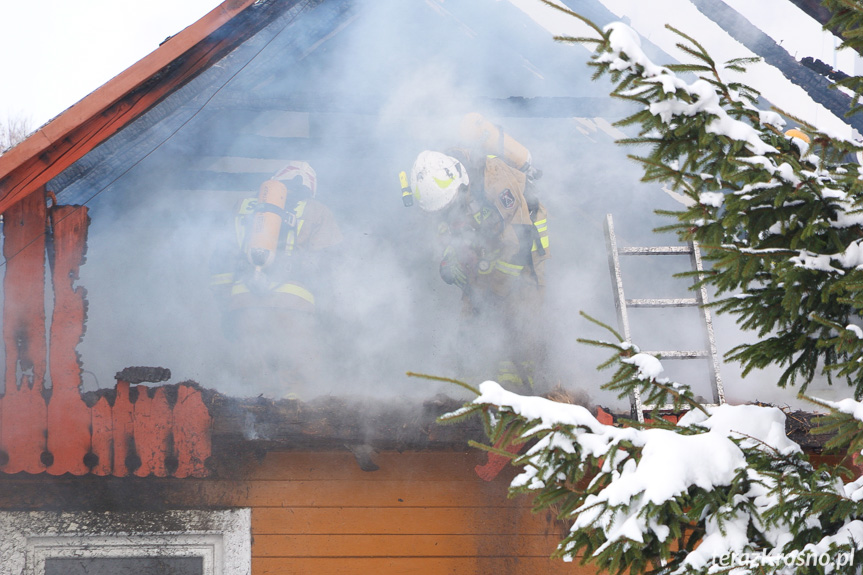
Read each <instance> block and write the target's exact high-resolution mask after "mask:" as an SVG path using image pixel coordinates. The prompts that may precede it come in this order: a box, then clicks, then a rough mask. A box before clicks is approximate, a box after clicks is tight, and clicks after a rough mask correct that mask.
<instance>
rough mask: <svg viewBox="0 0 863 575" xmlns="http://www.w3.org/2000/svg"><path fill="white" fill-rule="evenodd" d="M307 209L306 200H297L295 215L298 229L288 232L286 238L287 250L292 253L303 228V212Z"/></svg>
mask: <svg viewBox="0 0 863 575" xmlns="http://www.w3.org/2000/svg"><path fill="white" fill-rule="evenodd" d="M305 210H306V201H305V200H303V201H301V202H297V207H296V209H295V210H294V215H295V216H297V229H296V231H295V230H291V231H289V232H288V237H287V239H286V240H285V251H286V252H288V253H290V252H292V251H294V244H295V243H296V241H297V236H299V235H300V230H301V229H303V221H304V220H303V212H304V211H305Z"/></svg>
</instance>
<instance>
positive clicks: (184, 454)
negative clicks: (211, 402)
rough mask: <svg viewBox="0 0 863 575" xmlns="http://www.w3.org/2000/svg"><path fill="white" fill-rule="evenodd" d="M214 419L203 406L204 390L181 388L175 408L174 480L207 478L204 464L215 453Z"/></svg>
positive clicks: (179, 388) (178, 391)
mask: <svg viewBox="0 0 863 575" xmlns="http://www.w3.org/2000/svg"><path fill="white" fill-rule="evenodd" d="M211 428H212V420H211V418H210V412H209V411H208V410H207V407H206V406H205V405H204V400H203V399H202V397H201V391H200V390H198V389H195V388H194V387H192V386H189V385H180V386H179V387H178V390H177V403H176V405H174V418H173V429H174V449H175V452H176V456H177V460H178V466H177V470H176V471H175V472H174V477H204V476H206V475H207V468H206V466H205V463H206V461H207V458H208V457H210V454H211V452H212V444H211V437H210V430H211Z"/></svg>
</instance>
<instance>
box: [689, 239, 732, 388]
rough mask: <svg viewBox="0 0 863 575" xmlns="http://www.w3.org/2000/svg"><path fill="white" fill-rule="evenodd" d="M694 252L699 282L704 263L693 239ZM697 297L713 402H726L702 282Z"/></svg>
mask: <svg viewBox="0 0 863 575" xmlns="http://www.w3.org/2000/svg"><path fill="white" fill-rule="evenodd" d="M690 246H691V247H692V252H691V253H690V258H691V259H692V266H693V267H694V268H695V271H696V278H697V280H698V282H702V281H703V280H704V265H703V262H702V259H701V248H700V247H699V245H698V242H696V241H695V240H692V241H691V242H690ZM696 299H697V300H698V301H699V309H700V310H701V321H702V323H703V324H704V327H705V329H706V332H707V348H708V350H709V351H710V361H709V362H708V363H709V365H710V379H711V383H712V387H713V403H715V404H716V405H722V404H723V403H725V390H724V389H723V387H722V376H721V375H720V373H719V352H718V351H717V349H716V335H715V333H714V331H713V319H712V317H711V315H710V309H708V308H707V305H706V304H707V301H708V298H707V288H706V287H705V285H704V284H701V285H700V286H699V288H698V290H697V293H696Z"/></svg>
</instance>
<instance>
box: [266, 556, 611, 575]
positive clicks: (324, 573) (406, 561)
mask: <svg viewBox="0 0 863 575" xmlns="http://www.w3.org/2000/svg"><path fill="white" fill-rule="evenodd" d="M309 573H314V575H369V574H370V573H372V574H375V575H390V574H392V575H396V574H398V575H557V574H561V575H596V569H594V568H592V567H584V566H581V565H579V564H578V563H564V562H563V561H561V560H560V559H546V558H542V557H528V558H524V559H516V558H510V557H504V558H496V557H411V558H407V557H406V558H401V557H381V558H363V557H343V558H339V559H335V558H332V559H331V558H309V559H290V560H284V559H273V558H253V559H252V575H308V574H309Z"/></svg>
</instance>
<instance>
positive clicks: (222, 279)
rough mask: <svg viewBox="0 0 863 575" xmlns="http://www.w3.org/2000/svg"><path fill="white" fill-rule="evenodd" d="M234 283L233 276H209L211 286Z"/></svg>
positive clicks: (229, 274)
mask: <svg viewBox="0 0 863 575" xmlns="http://www.w3.org/2000/svg"><path fill="white" fill-rule="evenodd" d="M232 281H234V274H232V273H227V274H213V275H211V276H210V285H211V286H219V285H224V284H229V283H231V282H232Z"/></svg>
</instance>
